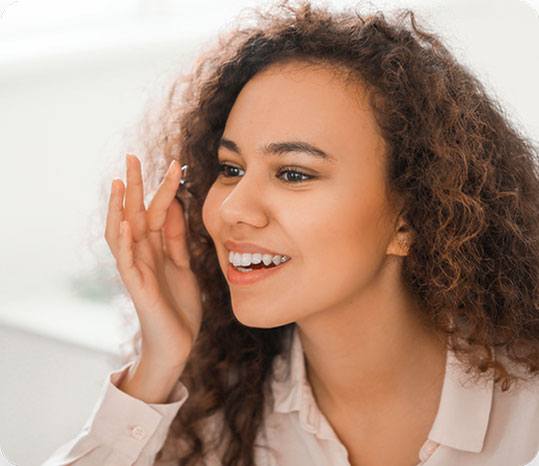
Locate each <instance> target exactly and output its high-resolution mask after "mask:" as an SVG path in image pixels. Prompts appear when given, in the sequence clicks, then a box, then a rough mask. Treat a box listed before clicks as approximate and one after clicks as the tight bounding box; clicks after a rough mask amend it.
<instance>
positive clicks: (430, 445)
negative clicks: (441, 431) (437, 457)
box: [425, 441, 438, 456]
mask: <svg viewBox="0 0 539 466" xmlns="http://www.w3.org/2000/svg"><path fill="white" fill-rule="evenodd" d="M437 448H438V444H437V443H435V442H430V441H429V443H427V445H426V446H425V453H426V454H427V456H431V455H432V454H433V453H434V452H435V451H436V449H437Z"/></svg>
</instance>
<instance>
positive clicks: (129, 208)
mask: <svg viewBox="0 0 539 466" xmlns="http://www.w3.org/2000/svg"><path fill="white" fill-rule="evenodd" d="M126 167H127V188H126V193H125V218H126V220H127V221H128V222H129V226H130V229H131V234H132V237H133V241H135V242H138V241H140V240H142V239H143V238H144V237H145V236H146V208H145V207H144V190H143V186H142V171H141V166H140V161H139V159H138V158H137V157H136V156H135V155H133V154H127V156H126Z"/></svg>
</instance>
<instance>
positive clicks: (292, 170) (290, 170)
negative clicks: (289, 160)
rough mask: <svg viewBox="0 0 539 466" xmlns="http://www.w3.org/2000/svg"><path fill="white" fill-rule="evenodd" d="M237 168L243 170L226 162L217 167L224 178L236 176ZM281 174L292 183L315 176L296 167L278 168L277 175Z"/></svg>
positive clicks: (287, 181)
mask: <svg viewBox="0 0 539 466" xmlns="http://www.w3.org/2000/svg"><path fill="white" fill-rule="evenodd" d="M238 170H239V171H243V170H242V169H241V168H238V167H234V166H233V165H228V164H226V163H220V164H219V167H218V169H217V171H218V173H219V175H222V176H223V177H225V178H231V177H234V176H238ZM283 175H289V176H288V177H285V178H283V179H284V181H285V182H286V183H289V184H294V183H301V182H303V181H308V180H311V179H314V178H315V177H314V176H312V175H308V174H307V173H303V172H302V171H301V170H300V169H298V168H297V167H283V168H280V169H279V170H278V172H277V177H281V176H283Z"/></svg>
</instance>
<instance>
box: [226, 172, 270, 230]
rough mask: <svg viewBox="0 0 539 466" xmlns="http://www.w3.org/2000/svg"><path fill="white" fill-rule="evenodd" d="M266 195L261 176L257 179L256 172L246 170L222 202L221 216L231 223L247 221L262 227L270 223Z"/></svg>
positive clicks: (246, 222)
mask: <svg viewBox="0 0 539 466" xmlns="http://www.w3.org/2000/svg"><path fill="white" fill-rule="evenodd" d="M266 197H267V196H264V184H263V182H262V181H261V180H260V177H259V179H257V178H255V176H254V174H253V175H248V174H247V172H245V174H244V175H243V176H242V177H241V178H240V181H239V182H237V183H236V184H235V185H233V187H232V190H231V191H230V192H229V194H228V196H227V197H226V198H225V200H224V201H223V202H222V204H221V206H220V209H219V211H220V214H221V218H222V219H223V221H224V222H226V223H228V224H229V225H234V224H237V223H245V224H249V225H252V226H255V227H258V228H262V227H264V226H266V225H267V224H268V216H267V213H266V208H265V207H266V205H267V204H266V202H267V199H266Z"/></svg>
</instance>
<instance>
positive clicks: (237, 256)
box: [232, 252, 241, 267]
mask: <svg viewBox="0 0 539 466" xmlns="http://www.w3.org/2000/svg"><path fill="white" fill-rule="evenodd" d="M232 263H233V264H234V267H237V266H238V265H240V264H241V254H240V253H239V252H236V253H234V258H233V259H232Z"/></svg>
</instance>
